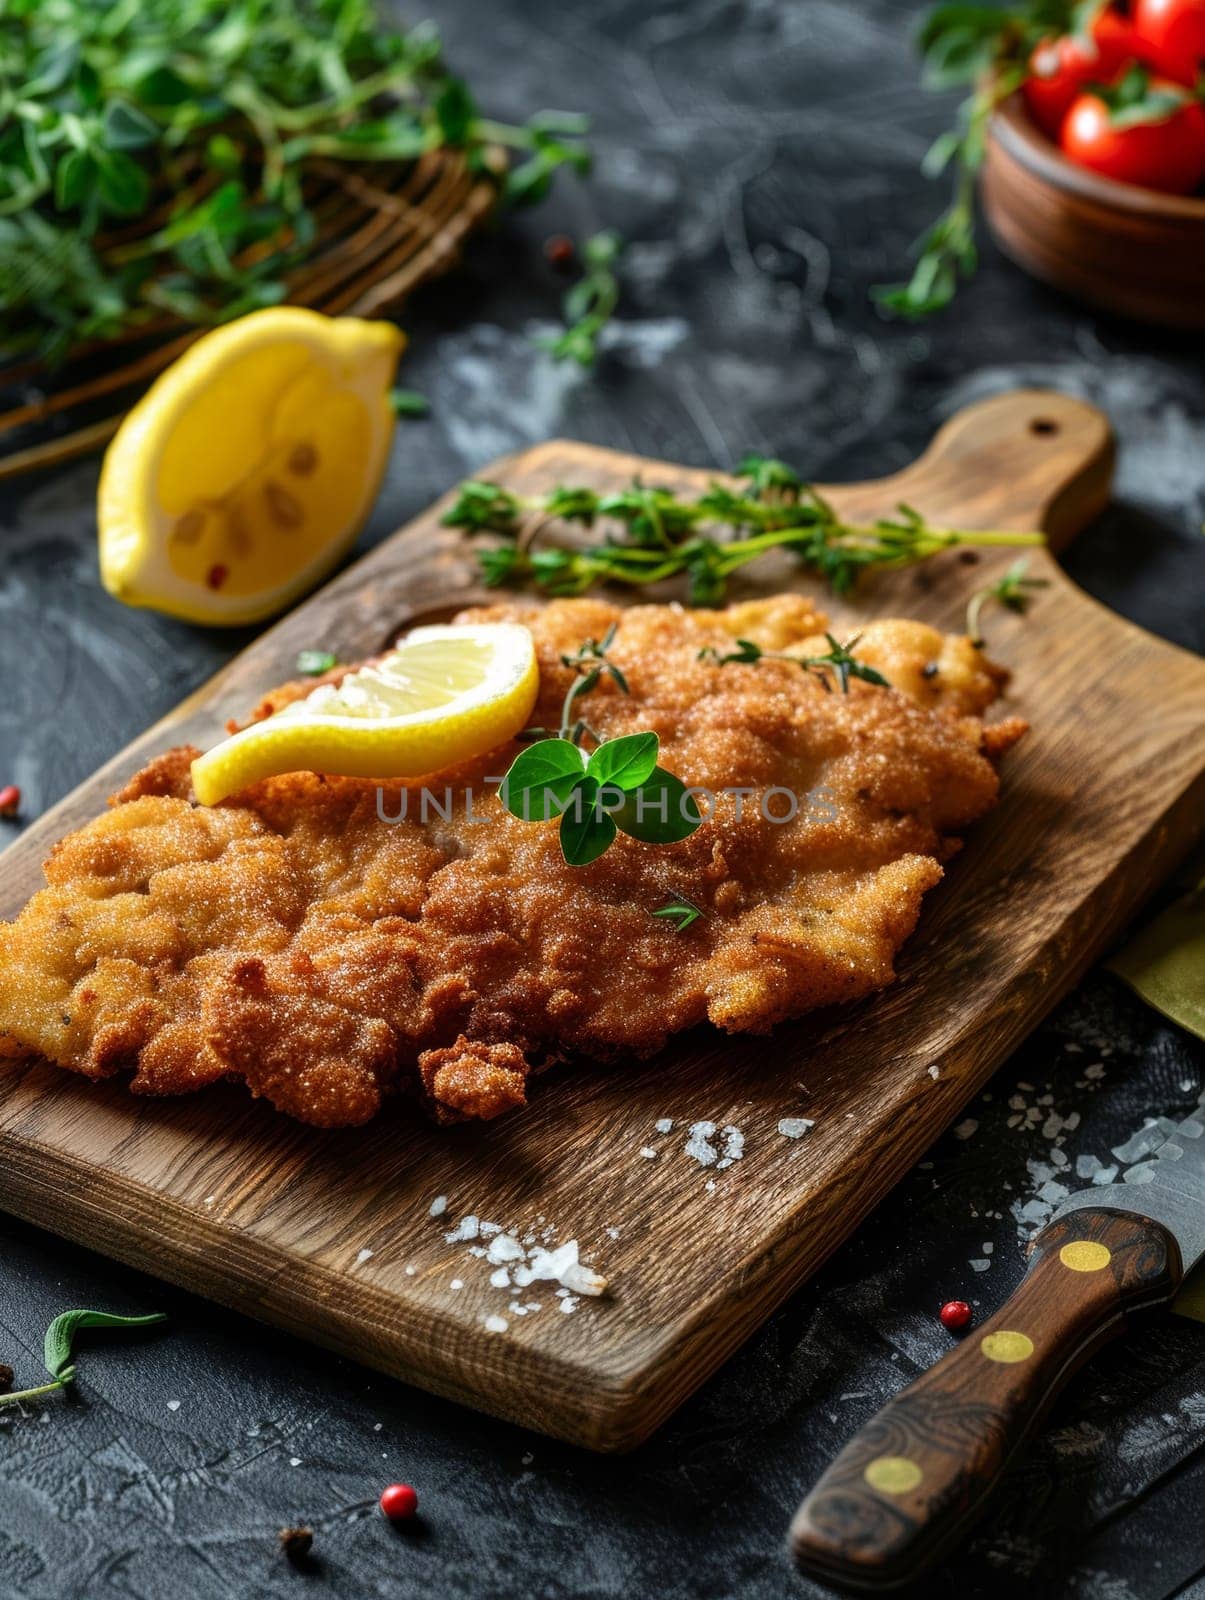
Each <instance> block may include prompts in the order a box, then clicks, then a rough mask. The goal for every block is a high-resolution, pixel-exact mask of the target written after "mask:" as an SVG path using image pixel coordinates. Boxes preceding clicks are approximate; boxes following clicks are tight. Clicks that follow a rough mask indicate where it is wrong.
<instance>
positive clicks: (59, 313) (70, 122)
mask: <svg viewBox="0 0 1205 1600" xmlns="http://www.w3.org/2000/svg"><path fill="white" fill-rule="evenodd" d="M583 131H584V124H583V122H582V120H581V119H580V118H579V117H575V116H571V115H566V114H559V113H544V114H541V115H539V116H536V117H533V118H532V120H531V121H530V122H529V123H528V124H527V125H526V126H525V127H511V126H508V125H506V124H502V123H497V122H494V121H491V120H489V119H487V118H485V117H483V116H482V115H481V114H480V113H479V111H478V109H477V106H476V104H475V102H474V100H473V97H472V95H471V94H470V92H469V90H468V89H467V87H466V86H465V85H464V83H462V82H461V81H460V79H458V78H456V77H453V76H452V75H451V74H450V73H449V72H448V70H447V68H446V67H445V66H444V64H443V61H442V58H441V54H440V42H439V37H438V35H437V33H435V31H434V30H433V29H432V28H430V27H429V26H427V25H422V26H419V27H414V28H411V29H409V30H405V29H400V28H399V27H398V26H396V25H395V24H391V23H390V22H388V21H387V20H386V19H384V18H382V17H380V16H379V15H378V12H377V6H376V4H375V0H112V3H108V4H97V3H96V0H4V3H3V4H0V353H4V354H12V353H13V352H15V351H20V350H29V351H32V352H34V353H36V354H37V355H39V356H41V357H43V358H48V359H55V358H60V357H61V356H62V355H63V354H64V353H65V352H66V351H67V350H68V349H70V348H71V347H72V346H73V345H75V344H77V343H79V342H81V341H85V340H90V339H107V338H111V337H113V336H115V335H117V334H120V333H122V332H124V331H126V330H127V329H129V328H131V327H137V326H139V325H141V324H143V323H145V322H148V321H150V320H151V319H152V318H153V317H154V316H155V315H156V314H157V313H164V312H166V313H171V314H172V315H175V316H179V317H183V318H185V319H186V320H188V321H190V322H197V323H208V322H214V321H219V320H223V319H225V318H229V317H233V316H237V315H240V314H241V313H243V312H246V311H251V310H254V309H257V308H258V307H262V306H265V305H272V304H275V303H277V302H279V301H280V300H281V299H283V298H284V296H285V293H286V285H287V277H288V274H289V272H290V270H291V269H292V268H293V267H295V266H296V265H297V264H298V263H299V262H300V261H301V260H302V259H303V258H304V256H305V253H306V251H307V249H308V247H309V246H310V244H311V243H312V241H313V239H314V237H315V221H314V217H313V215H312V213H311V211H310V210H309V209H308V207H307V205H306V202H305V199H304V197H303V193H302V171H303V168H304V167H305V165H306V163H307V162H310V161H312V160H314V159H315V158H325V159H326V160H333V161H338V162H344V161H348V162H371V161H382V162H398V161H402V162H405V161H412V160H416V159H417V158H418V157H420V156H422V155H424V154H425V153H427V152H429V151H432V150H436V149H438V148H440V147H441V146H451V147H454V148H456V149H459V150H463V151H464V152H465V153H466V156H467V158H468V160H469V162H470V163H471V165H472V166H473V167H474V168H476V169H477V170H487V168H488V166H489V161H488V152H489V149H490V147H491V146H494V145H504V146H507V147H510V148H513V149H515V150H517V151H519V152H521V158H520V160H519V162H518V164H517V165H515V166H514V167H512V169H511V170H510V172H509V174H508V175H507V176H506V178H505V180H504V192H505V194H506V196H507V197H509V198H510V199H512V200H516V201H520V200H537V199H539V198H541V197H542V196H543V195H544V194H545V193H546V192H547V189H548V186H549V183H550V181H551V179H552V176H553V174H554V173H555V172H556V170H557V169H558V168H559V167H560V166H562V165H565V164H568V165H570V166H572V167H574V168H576V169H577V170H579V171H581V170H585V168H586V167H587V166H588V162H589V157H588V154H587V151H586V149H585V147H584V145H583V144H582V142H581V138H580V135H581V134H582V132H583Z"/></svg>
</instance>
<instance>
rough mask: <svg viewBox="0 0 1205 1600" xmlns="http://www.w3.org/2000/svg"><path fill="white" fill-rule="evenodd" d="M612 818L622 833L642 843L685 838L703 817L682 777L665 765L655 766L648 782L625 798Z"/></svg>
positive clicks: (668, 841) (662, 842)
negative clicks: (666, 768) (667, 768)
mask: <svg viewBox="0 0 1205 1600" xmlns="http://www.w3.org/2000/svg"><path fill="white" fill-rule="evenodd" d="M614 817H615V821H616V823H617V824H618V826H619V827H620V828H622V829H623V831H624V833H626V834H628V835H629V836H630V837H631V838H633V839H640V840H641V841H642V842H643V843H644V844H675V843H676V842H677V841H678V840H679V839H688V838H689V837H690V835H691V834H692V833H693V832H694V831H695V829H696V828H697V827H698V826H699V824H700V822H702V820H703V815H702V812H700V810H699V807H698V804H697V803H696V801H695V798H694V796H693V795H691V794H688V793H687V790H686V785H685V784H684V783H683V782H682V780H681V778H679V777H678V776H677V775H676V774H675V773H672V772H667V771H666V770H665V768H664V767H654V768H653V771H652V775H651V776H650V777H649V779H648V780H647V782H645V783H642V784H641V785H640V787H639V788H638V789H635V790H633V791H632V792H631V793H630V794H628V795H627V796H626V797H625V799H624V803H623V805H622V806H621V807H620V808H619V809H618V810H617V811H616V812H615V813H614Z"/></svg>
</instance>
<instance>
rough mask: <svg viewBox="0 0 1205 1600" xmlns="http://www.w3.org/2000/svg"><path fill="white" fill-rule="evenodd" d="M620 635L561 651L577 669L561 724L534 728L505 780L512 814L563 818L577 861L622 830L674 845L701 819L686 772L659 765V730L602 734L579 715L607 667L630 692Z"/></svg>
mask: <svg viewBox="0 0 1205 1600" xmlns="http://www.w3.org/2000/svg"><path fill="white" fill-rule="evenodd" d="M614 637H615V629H614V627H612V628H610V629H609V630H608V632H607V634H606V636H605V637H604V638H603V639H602V640H601V641H596V640H594V639H587V640H586V642H585V643H584V644H583V645H582V647H581V649H580V650H579V651H578V652H577V653H576V655H571V656H562V657H561V660H562V662H563V663H564V665H565V666H567V667H571V668H572V669H573V673H574V676H573V681H572V682H571V683H570V685H569V688H568V690H567V692H566V694H565V700H564V704H563V706H562V708H561V726H560V729H559V730H558V732H557V733H556V734H554V735H552V736H550V737H540V736H541V735H546V734H547V730H546V729H543V728H538V729H532V730H531V732H532V734H533V735H534V736H536V737H537V740H538V742H537V743H535V744H531V745H529V746H528V748H527V749H526V750H523V751H521V752H520V754H519V755H517V756H516V757H515V759H514V761H513V762H512V763H511V765H510V768H509V770H508V771H507V774H506V776H505V778H504V779H503V780H502V788H501V791H500V792H501V796H502V803H503V805H504V806H505V807H506V809H507V810H508V811H509V812H510V813H511V815H512V816H515V817H518V818H519V819H520V820H521V821H523V822H550V821H552V819H553V818H554V817H559V818H560V841H561V854H562V855H563V856H564V858H565V860H566V861H567V862H568V863H569V865H570V866H571V867H584V866H587V865H588V864H589V863H590V862H591V861H595V860H597V858H598V857H599V856H600V855H602V854H603V852H604V851H605V850H608V849H609V848H610V846H611V845H612V844H614V842H615V839H616V837H617V835H618V834H619V833H621V832H622V833H626V834H627V835H628V836H629V837H630V838H633V839H640V840H642V841H643V842H644V843H645V844H672V843H674V842H675V841H677V840H679V839H688V838H689V837H690V835H691V834H692V833H694V831H695V829H696V828H697V827H698V826H699V824H700V823H701V822H702V820H703V817H702V814H701V812H700V811H699V808H698V805H697V803H696V802H695V799H694V797H693V796H692V795H691V794H690V793H689V791H688V790H687V788H686V785H685V784H684V783H683V782H682V780H681V778H679V777H676V776H675V775H674V773H672V772H667V771H666V769H665V768H664V767H659V766H658V765H657V755H658V752H659V748H660V741H659V739H658V738H657V735H656V734H655V733H629V734H624V735H622V736H621V737H620V738H618V739H599V737H598V735H597V734H596V733H594V731H593V729H591V728H590V726H589V724H588V723H586V722H585V721H584V719H582V718H581V717H579V716H578V715H577V705H578V702H579V700H580V699H581V698H582V696H583V695H587V694H589V693H590V692H591V691H592V690H593V689H596V688H597V687H598V685H599V683H600V682H601V681H602V678H603V675H604V674H605V675H606V676H607V677H609V678H610V679H611V681H612V682H613V683H614V684H615V686H616V688H618V689H619V691H620V693H621V694H627V693H628V684H627V679H626V678H625V677H624V675H623V673H622V671H621V670H620V668H619V667H617V666H616V665H615V664H614V662H612V661H608V659H607V651H608V650H609V649H610V646H611V643H612V641H613V639H614ZM587 735H589V736H590V737H591V738H592V739H594V740H595V742H596V748H595V749H594V751H593V752H592V753H591V754H590V755H587V754H586V752H585V750H584V749H583V748H582V743H581V741H582V739H583V738H584V737H585V736H587Z"/></svg>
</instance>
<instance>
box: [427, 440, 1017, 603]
mask: <svg viewBox="0 0 1205 1600" xmlns="http://www.w3.org/2000/svg"><path fill="white" fill-rule="evenodd" d="M738 477H739V478H740V479H742V480H743V482H742V483H741V484H740V486H739V487H738V488H736V489H732V488H730V487H728V485H726V484H723V483H720V482H718V481H716V482H713V483H712V484H711V485H710V487H709V488H708V489H707V490H706V491H705V492H704V493H703V494H701V495H699V496H697V497H696V498H693V499H691V498H684V497H682V496H679V495H676V494H674V492H673V491H672V490H670V489H661V488H654V487H650V486H648V485H646V484H643V483H640V482H636V483H633V484H631V485H630V486H629V487H628V488H626V489H623V490H621V491H619V492H618V493H603V492H600V491H599V490H597V489H592V488H589V487H584V486H573V485H563V486H561V487H559V488H557V489H554V490H552V492H551V493H549V494H546V495H539V496H535V497H527V498H524V497H521V496H519V495H516V494H514V493H512V492H511V491H510V490H509V489H504V488H503V487H502V486H501V485H500V484H496V483H488V482H484V481H481V480H476V479H470V480H469V481H467V482H465V483H462V484H461V485H460V488H459V491H458V493H457V497H456V500H455V501H454V503H453V505H452V506H451V508H450V509H449V510H448V511H447V513H446V514H445V516H444V518H443V521H444V523H445V525H446V526H448V527H453V528H464V529H466V530H467V531H468V532H470V533H474V534H477V533H495V534H499V535H501V536H502V538H503V539H504V540H505V542H504V543H501V544H496V545H493V546H491V547H489V548H485V549H482V550H481V551H479V553H478V562H479V566H480V569H481V574H482V578H483V580H484V581H485V583H486V584H488V585H489V586H490V587H492V588H496V587H499V586H501V585H503V584H522V583H530V584H532V585H534V586H535V587H536V588H538V589H542V590H543V591H545V592H546V593H548V594H552V595H576V594H582V593H584V592H585V591H586V590H587V589H590V588H592V587H594V586H595V585H596V584H603V583H618V584H623V585H626V586H629V587H644V586H646V585H648V584H653V583H660V582H662V581H663V580H665V579H668V578H674V577H679V576H683V575H684V576H685V577H686V579H687V584H688V588H689V595H690V600H691V602H692V604H694V605H715V604H716V603H717V602H718V601H720V600H722V599H723V597H724V594H725V592H726V590H727V585H728V580H729V578H730V577H731V576H732V574H733V573H734V572H736V571H737V570H738V569H739V568H741V567H743V566H745V565H747V564H748V563H749V562H750V561H756V560H757V559H758V558H759V557H760V556H762V555H764V554H765V553H766V552H767V551H769V550H773V549H786V550H789V551H790V552H791V553H792V554H793V555H794V557H795V559H796V560H797V562H798V563H799V565H800V566H801V567H804V568H805V569H807V570H808V571H811V572H814V573H816V574H817V575H818V576H820V577H822V578H824V579H825V580H826V581H827V582H828V584H829V585H830V586H831V588H832V589H833V590H835V591H836V592H837V593H838V594H847V593H849V592H850V591H851V590H852V589H853V587H854V585H855V583H856V582H857V579H858V577H859V576H860V574H861V573H863V572H865V571H868V570H871V569H884V568H892V567H902V566H907V565H909V564H910V563H912V562H916V561H922V560H924V559H925V558H926V557H927V556H930V555H933V554H935V553H936V552H938V551H940V550H948V549H950V548H952V547H953V546H955V545H1035V544H1042V543H1044V537H1043V535H1042V534H1040V533H1001V532H992V531H986V532H979V531H971V532H964V531H960V530H957V529H953V528H939V527H934V526H932V525H931V524H930V523H928V522H926V520H925V518H924V517H923V516H922V515H921V513H920V512H919V511H917V510H915V509H914V508H913V507H911V506H908V505H901V506H900V507H899V508H898V511H897V514H896V516H895V517H894V518H881V519H880V520H879V521H877V522H873V523H869V524H859V523H852V522H847V521H846V520H845V519H844V518H842V517H841V516H840V515H838V513H837V511H836V510H835V509H834V507H833V506H832V504H831V503H830V502H829V501H828V500H827V499H826V498H825V497H824V496H823V495H821V494H820V493H819V492H818V491H817V490H816V489H814V488H813V487H812V486H811V485H810V484H807V483H805V482H804V481H803V480H802V479H801V478H800V477H799V475H798V474H797V473H796V472H795V471H794V470H793V469H792V468H791V467H789V466H787V465H786V463H785V462H781V461H775V460H773V459H771V458H767V457H762V456H747V457H746V458H745V459H744V460H743V461H742V462H741V465H740V468H739V470H738ZM558 521H560V522H569V523H573V524H576V525H578V526H579V527H582V528H586V529H593V528H594V527H595V525H596V524H597V523H598V522H600V521H603V522H609V523H612V524H614V525H615V526H614V527H612V528H608V529H607V530H606V533H605V536H604V537H603V538H601V539H599V540H598V541H597V542H592V543H588V544H576V545H573V546H565V545H556V544H552V545H545V544H543V543H542V542H541V541H542V540H543V539H544V537H545V534H546V532H547V530H548V528H549V526H550V525H551V524H554V523H556V522H558ZM725 530H726V531H725Z"/></svg>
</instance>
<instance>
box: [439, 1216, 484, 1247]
mask: <svg viewBox="0 0 1205 1600" xmlns="http://www.w3.org/2000/svg"><path fill="white" fill-rule="evenodd" d="M480 1232H481V1223H480V1221H479V1220H478V1218H476V1217H474V1216H472V1215H471V1214H470V1215H469V1216H467V1217H461V1219H460V1221H459V1222H458V1223H457V1224H456V1226H455V1227H454V1228H453V1229H452V1231H451V1233H445V1234H444V1238H445V1239H446V1240H447V1242H448V1243H449V1244H459V1243H460V1242H461V1240H465V1241H467V1240H469V1239H475V1238H476V1237H477V1235H478V1234H479V1233H480Z"/></svg>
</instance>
